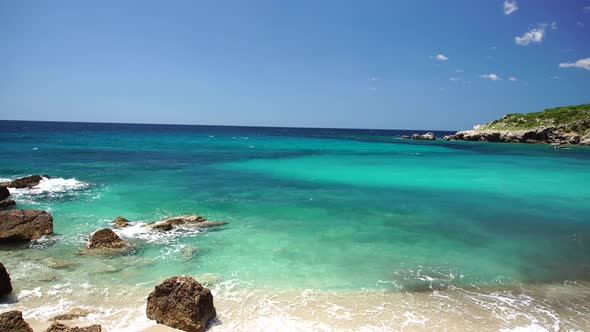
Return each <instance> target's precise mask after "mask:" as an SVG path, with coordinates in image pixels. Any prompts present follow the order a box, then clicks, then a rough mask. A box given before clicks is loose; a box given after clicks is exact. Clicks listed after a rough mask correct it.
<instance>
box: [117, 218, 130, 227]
mask: <svg viewBox="0 0 590 332" xmlns="http://www.w3.org/2000/svg"><path fill="white" fill-rule="evenodd" d="M113 224H115V225H117V227H119V228H123V227H126V226H129V220H127V219H125V218H123V217H121V216H118V217H117V218H115V220H113Z"/></svg>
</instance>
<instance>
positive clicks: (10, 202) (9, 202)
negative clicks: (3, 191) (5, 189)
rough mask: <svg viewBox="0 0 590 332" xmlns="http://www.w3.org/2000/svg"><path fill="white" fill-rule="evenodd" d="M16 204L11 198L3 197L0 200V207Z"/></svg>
mask: <svg viewBox="0 0 590 332" xmlns="http://www.w3.org/2000/svg"><path fill="white" fill-rule="evenodd" d="M14 205H16V202H15V201H13V200H11V199H3V200H1V201H0V209H4V208H7V207H9V206H14Z"/></svg>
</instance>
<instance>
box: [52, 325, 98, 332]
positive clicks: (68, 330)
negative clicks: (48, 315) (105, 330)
mask: <svg viewBox="0 0 590 332" xmlns="http://www.w3.org/2000/svg"><path fill="white" fill-rule="evenodd" d="M101 331H102V327H101V326H100V325H97V324H95V325H90V326H86V327H70V326H67V325H65V324H62V323H53V324H51V326H50V327H49V328H48V329H47V330H45V332H101Z"/></svg>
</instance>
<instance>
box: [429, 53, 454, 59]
mask: <svg viewBox="0 0 590 332" xmlns="http://www.w3.org/2000/svg"><path fill="white" fill-rule="evenodd" d="M430 58H431V59H435V60H438V61H447V60H449V57H448V56H446V55H444V54H437V55H435V56H431V57H430Z"/></svg>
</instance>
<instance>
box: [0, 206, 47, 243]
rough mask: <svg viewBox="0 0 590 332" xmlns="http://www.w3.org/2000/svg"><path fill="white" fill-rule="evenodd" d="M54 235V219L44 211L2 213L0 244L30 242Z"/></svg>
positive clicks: (0, 215)
mask: <svg viewBox="0 0 590 332" xmlns="http://www.w3.org/2000/svg"><path fill="white" fill-rule="evenodd" d="M48 234H53V217H52V216H51V214H50V213H49V212H45V211H42V210H8V211H0V243H2V242H11V241H30V240H36V239H39V238H40V237H41V236H43V235H48Z"/></svg>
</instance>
